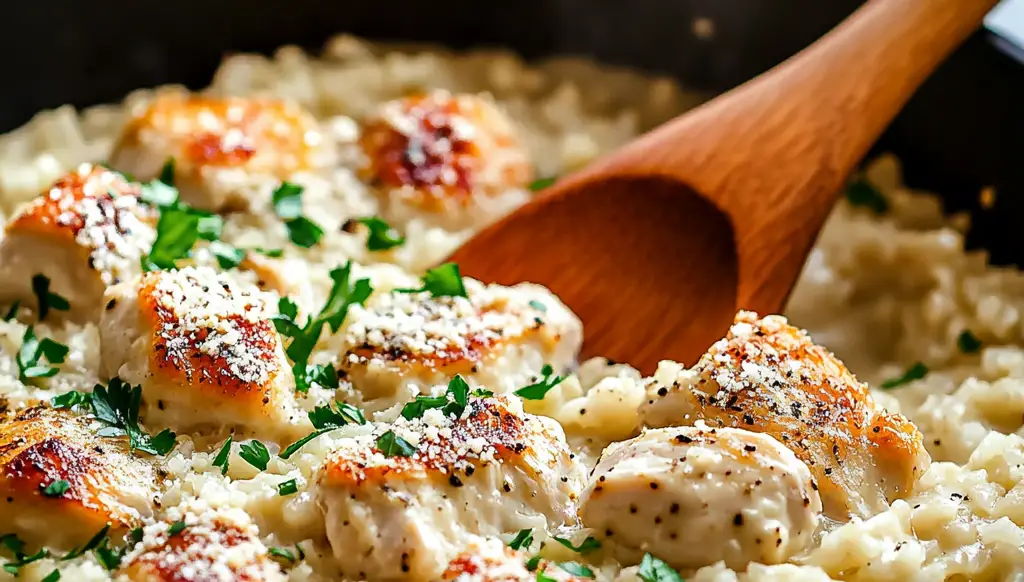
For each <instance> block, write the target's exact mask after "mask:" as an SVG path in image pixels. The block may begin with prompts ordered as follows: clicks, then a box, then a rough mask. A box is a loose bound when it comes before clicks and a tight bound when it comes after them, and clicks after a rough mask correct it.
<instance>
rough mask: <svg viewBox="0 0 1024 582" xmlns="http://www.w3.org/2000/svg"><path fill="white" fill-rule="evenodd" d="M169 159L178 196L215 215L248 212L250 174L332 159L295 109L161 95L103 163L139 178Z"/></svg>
mask: <svg viewBox="0 0 1024 582" xmlns="http://www.w3.org/2000/svg"><path fill="white" fill-rule="evenodd" d="M171 158H173V159H174V163H175V165H174V170H175V172H174V181H175V186H177V187H178V190H179V191H180V192H181V199H182V200H183V201H184V202H186V203H188V204H189V205H191V206H194V207H196V208H202V209H204V210H209V211H213V212H216V211H228V210H244V209H246V208H248V206H249V200H248V198H247V197H248V196H249V195H250V194H247V192H251V189H247V188H245V187H244V186H245V184H246V183H247V180H248V178H249V177H250V176H257V177H262V178H271V179H277V180H284V179H286V178H288V177H289V176H291V175H293V174H295V173H296V172H299V171H305V170H317V169H322V168H325V167H328V166H330V165H331V164H332V163H333V162H334V160H335V154H334V146H333V143H332V142H331V141H330V140H329V139H327V137H326V136H325V135H324V134H323V133H322V132H321V130H320V127H319V125H318V123H317V121H316V119H315V118H314V117H313V116H312V115H310V114H309V113H307V112H306V111H304V110H303V109H302V108H300V107H299V106H298V105H297V104H294V103H291V102H286V101H270V100H259V99H242V98H236V97H226V98H217V97H205V96H200V95H190V94H183V93H167V94H163V95H159V96H157V97H156V98H155V99H154V100H153V101H152V102H151V103H149V104H148V106H147V107H146V108H145V109H143V110H142V111H140V112H139V113H138V114H136V115H135V116H134V117H132V119H131V120H130V121H129V122H128V124H127V126H126V127H125V129H124V131H123V133H122V134H121V137H120V139H119V140H118V142H117V144H116V145H115V146H114V151H113V153H112V154H111V156H110V163H111V166H112V167H114V168H116V169H118V170H121V171H123V172H127V173H129V174H131V175H133V176H134V177H135V178H136V179H138V180H143V181H145V180H151V179H153V178H156V177H157V176H158V175H159V174H160V171H161V169H162V168H163V166H164V164H165V163H167V161H168V160H169V159H171Z"/></svg>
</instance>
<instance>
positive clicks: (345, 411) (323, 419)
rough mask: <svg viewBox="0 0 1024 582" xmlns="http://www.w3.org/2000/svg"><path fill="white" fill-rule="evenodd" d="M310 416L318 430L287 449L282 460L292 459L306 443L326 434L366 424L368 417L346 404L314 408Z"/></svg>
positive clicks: (282, 453) (310, 420) (282, 452)
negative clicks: (346, 427)
mask: <svg viewBox="0 0 1024 582" xmlns="http://www.w3.org/2000/svg"><path fill="white" fill-rule="evenodd" d="M308 416H309V422H310V423H312V424H313V428H314V429H316V430H314V431H313V432H311V433H309V434H308V435H306V436H304V437H302V438H301V439H299V440H297V441H295V442H294V443H292V444H290V445H288V446H287V447H285V449H284V450H283V451H281V454H280V455H279V456H280V457H281V458H282V459H287V458H288V457H291V456H292V455H294V454H295V453H296V452H298V451H299V449H301V448H302V447H304V446H305V445H306V443H308V442H309V441H311V440H313V439H315V438H316V437H318V436H320V435H322V434H324V433H328V432H331V431H332V430H336V429H339V428H341V427H343V426H345V425H347V424H366V417H365V416H363V411H361V410H359V409H358V408H356V407H355V406H352V405H351V404H345V403H344V402H338V403H337V408H332V407H331V405H329V404H328V405H327V406H317V407H314V408H313V410H312V411H311V412H310V413H309V414H308Z"/></svg>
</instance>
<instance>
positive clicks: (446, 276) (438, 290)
mask: <svg viewBox="0 0 1024 582" xmlns="http://www.w3.org/2000/svg"><path fill="white" fill-rule="evenodd" d="M424 291H426V292H427V293H430V296H431V297H468V295H466V286H465V285H464V284H463V282H462V275H461V274H459V266H458V265H457V264H455V263H445V264H443V265H441V266H440V267H436V268H433V269H427V272H426V273H424V274H423V286H422V287H417V288H415V289H395V293H422V292H424Z"/></svg>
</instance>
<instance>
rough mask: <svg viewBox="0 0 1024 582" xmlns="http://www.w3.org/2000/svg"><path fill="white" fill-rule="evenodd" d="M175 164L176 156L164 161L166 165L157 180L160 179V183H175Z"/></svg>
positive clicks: (161, 169)
mask: <svg viewBox="0 0 1024 582" xmlns="http://www.w3.org/2000/svg"><path fill="white" fill-rule="evenodd" d="M174 166H175V164H174V158H167V161H166V162H164V167H162V168H160V176H159V177H157V180H158V181H160V183H162V184H170V185H173V184H174V169H175V168H174Z"/></svg>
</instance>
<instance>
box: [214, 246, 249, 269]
mask: <svg viewBox="0 0 1024 582" xmlns="http://www.w3.org/2000/svg"><path fill="white" fill-rule="evenodd" d="M210 252H211V253H213V256H214V257H216V259H217V264H218V265H220V268H221V269H234V268H235V267H237V266H238V265H241V264H242V261H244V260H245V251H243V250H242V249H236V248H235V247H233V246H231V245H229V244H228V243H226V242H222V241H219V240H215V241H213V242H211V243H210Z"/></svg>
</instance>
